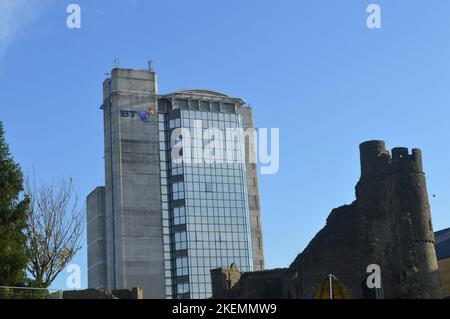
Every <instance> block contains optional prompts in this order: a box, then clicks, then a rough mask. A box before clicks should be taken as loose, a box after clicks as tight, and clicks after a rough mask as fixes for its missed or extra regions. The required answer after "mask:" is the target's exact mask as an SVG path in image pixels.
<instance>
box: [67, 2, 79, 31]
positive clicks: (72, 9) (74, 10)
mask: <svg viewBox="0 0 450 319" xmlns="http://www.w3.org/2000/svg"><path fill="white" fill-rule="evenodd" d="M66 12H67V13H69V16H68V17H67V20H66V26H67V27H68V28H69V29H81V7H80V5H79V4H76V3H72V4H69V5H68V6H67V8H66Z"/></svg>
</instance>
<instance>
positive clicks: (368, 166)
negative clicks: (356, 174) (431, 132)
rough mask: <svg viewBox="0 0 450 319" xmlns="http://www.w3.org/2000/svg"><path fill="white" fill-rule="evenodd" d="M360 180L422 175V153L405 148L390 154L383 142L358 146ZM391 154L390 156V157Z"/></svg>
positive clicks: (370, 142)
mask: <svg viewBox="0 0 450 319" xmlns="http://www.w3.org/2000/svg"><path fill="white" fill-rule="evenodd" d="M359 149H360V157H361V179H362V180H367V179H371V178H376V177H383V176H387V175H391V174H396V173H408V172H409V173H423V166H422V151H421V150H420V149H417V148H415V149H413V150H412V152H411V154H410V153H409V149H408V148H406V147H396V148H393V149H392V151H391V153H390V152H389V151H388V150H387V149H386V144H385V142H384V141H377V140H374V141H367V142H364V143H362V144H361V145H360V146H359ZM391 154H392V155H391Z"/></svg>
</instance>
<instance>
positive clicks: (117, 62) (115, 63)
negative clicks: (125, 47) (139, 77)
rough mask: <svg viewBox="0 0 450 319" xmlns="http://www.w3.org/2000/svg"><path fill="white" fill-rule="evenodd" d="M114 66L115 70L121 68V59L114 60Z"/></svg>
mask: <svg viewBox="0 0 450 319" xmlns="http://www.w3.org/2000/svg"><path fill="white" fill-rule="evenodd" d="M113 66H114V67H115V68H118V67H120V59H119V57H117V58H114V60H113Z"/></svg>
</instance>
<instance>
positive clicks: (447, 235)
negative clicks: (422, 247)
mask: <svg viewBox="0 0 450 319" xmlns="http://www.w3.org/2000/svg"><path fill="white" fill-rule="evenodd" d="M434 235H435V237H436V244H435V247H436V256H437V259H438V260H442V259H446V258H450V228H447V229H443V230H440V231H438V232H436V233H435V234H434Z"/></svg>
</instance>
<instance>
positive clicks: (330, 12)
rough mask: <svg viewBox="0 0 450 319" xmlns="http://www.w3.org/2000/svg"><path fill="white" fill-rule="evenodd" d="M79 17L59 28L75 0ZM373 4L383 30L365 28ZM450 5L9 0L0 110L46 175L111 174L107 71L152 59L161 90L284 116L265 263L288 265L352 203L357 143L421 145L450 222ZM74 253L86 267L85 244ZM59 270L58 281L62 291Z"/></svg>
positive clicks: (78, 178) (266, 182)
mask: <svg viewBox="0 0 450 319" xmlns="http://www.w3.org/2000/svg"><path fill="white" fill-rule="evenodd" d="M71 2H76V3H78V4H80V5H81V8H82V28H81V29H80V30H69V29H68V28H67V27H66V17H67V13H66V6H67V5H68V4H70V3H71ZM370 3H377V4H379V5H380V6H381V10H382V29H379V30H370V29H368V28H367V27H366V17H367V15H368V14H367V13H366V7H367V5H369V4H370ZM449 16H450V2H449V1H447V0H439V1H438V0H427V1H425V0H421V1H418V0H408V1H406V0H403V1H400V0H398V1H387V0H385V1H381V0H371V1H364V0H345V1H344V0H341V1H336V0H329V1H325V0H310V1H309V0H308V1H306V0H305V1H299V0H292V1H238V0H227V1H223V0H222V1H211V0H201V1H200V0H195V1H193V0H192V1H181V0H180V1H173V0H165V1H148V0H140V1H139V0H129V1H125V0H115V1H106V0H96V1H92V0H83V1H80V0H78V1H77V0H73V1H63V0H38V1H33V0H28V1H24V0H0V41H1V42H0V120H1V121H3V122H4V126H5V129H6V137H7V140H8V142H9V143H10V147H11V151H12V153H13V155H14V157H15V159H16V161H18V162H19V163H20V164H21V165H22V167H23V169H24V170H25V171H29V170H30V169H31V168H32V167H34V169H35V171H36V174H37V176H38V178H41V179H45V180H48V179H51V178H52V177H58V176H73V177H74V179H75V182H76V185H77V189H78V192H79V194H80V195H81V196H82V197H85V196H86V195H87V194H88V193H89V192H90V191H91V190H92V189H93V188H94V187H96V186H97V185H102V184H103V182H104V177H103V176H104V165H103V159H102V155H103V131H102V113H101V111H100V110H99V106H100V104H101V103H102V81H103V80H104V78H105V75H104V73H105V72H108V71H109V70H110V69H111V68H112V61H113V59H114V58H115V57H120V63H121V66H122V67H136V68H145V67H146V64H147V61H148V60H149V59H153V60H154V61H155V69H156V71H157V72H158V74H159V89H160V92H161V93H164V92H170V91H174V90H177V89H182V88H195V87H200V88H211V89H215V90H218V91H223V92H226V93H229V94H231V95H234V96H238V97H242V98H244V99H245V100H247V101H248V102H249V103H250V104H251V105H252V107H253V108H254V113H255V122H256V125H257V126H258V127H268V128H270V127H279V128H280V135H281V146H280V147H281V155H280V156H281V157H280V171H279V173H278V174H276V175H266V176H262V177H261V179H260V188H261V189H260V191H261V206H262V211H263V226H264V239H265V253H266V261H267V267H268V268H275V267H286V266H288V265H289V263H290V262H291V261H293V259H294V257H295V256H296V255H297V254H298V253H299V252H300V251H301V250H302V249H303V248H305V246H306V245H307V244H308V242H309V241H310V240H311V239H312V237H313V236H314V234H315V233H316V232H317V231H318V230H320V228H321V227H323V225H324V223H325V219H326V217H327V216H328V214H329V213H330V211H331V209H332V208H334V207H337V206H340V205H342V204H346V203H350V202H352V201H353V200H354V186H355V184H356V182H357V180H358V178H359V154H358V145H359V143H361V142H362V141H365V140H369V139H383V140H385V141H386V142H387V145H388V147H389V148H392V147H395V146H406V147H410V148H412V147H420V148H422V150H423V153H424V165H425V170H426V173H427V177H428V189H429V192H430V193H433V194H436V195H437V197H436V198H430V200H431V205H432V213H433V218H434V225H435V229H436V230H438V229H442V228H446V227H450V215H449V213H450V212H449V209H450V187H449V183H450V166H449V164H450V147H449V141H450V133H449V130H450V125H449V121H450V118H449V116H450V108H449V104H450V90H449V85H450V63H449V61H450V19H449ZM74 262H76V263H79V264H80V265H81V266H82V267H83V272H84V274H83V282H82V284H83V287H84V286H86V285H87V282H86V274H85V272H86V250H85V249H83V251H82V252H81V253H80V254H79V255H78V256H77V257H76V258H75V260H74ZM65 277H66V274H64V273H63V274H62V276H60V278H58V280H57V281H56V282H55V284H54V287H55V288H63V289H64V288H65Z"/></svg>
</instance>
